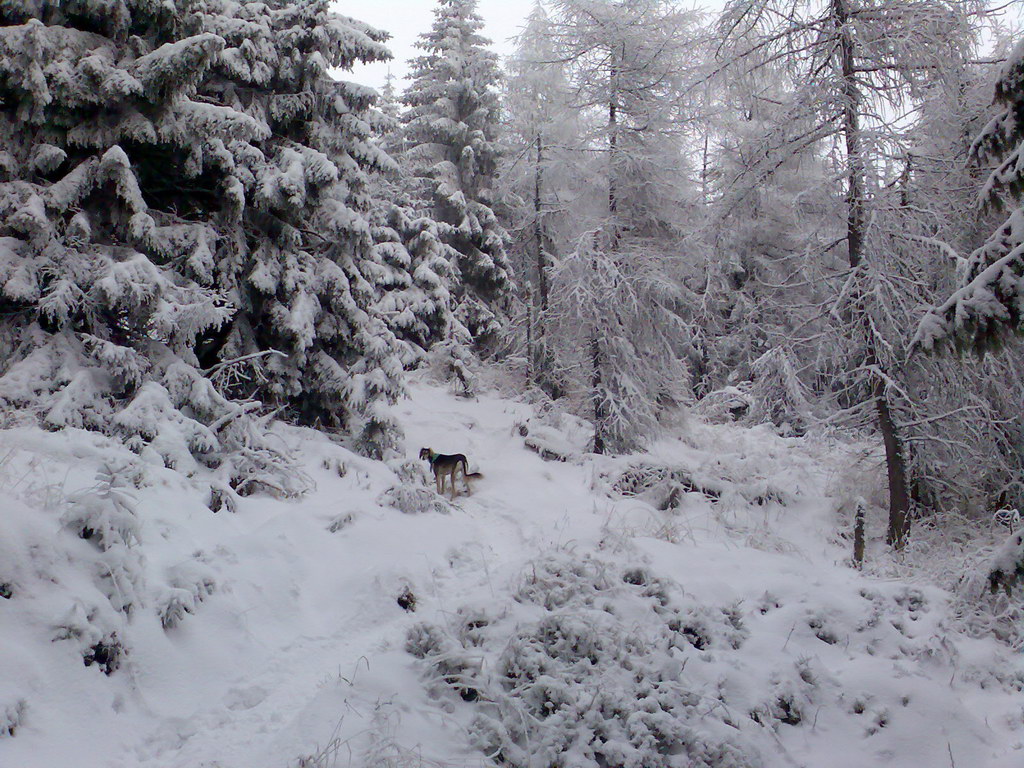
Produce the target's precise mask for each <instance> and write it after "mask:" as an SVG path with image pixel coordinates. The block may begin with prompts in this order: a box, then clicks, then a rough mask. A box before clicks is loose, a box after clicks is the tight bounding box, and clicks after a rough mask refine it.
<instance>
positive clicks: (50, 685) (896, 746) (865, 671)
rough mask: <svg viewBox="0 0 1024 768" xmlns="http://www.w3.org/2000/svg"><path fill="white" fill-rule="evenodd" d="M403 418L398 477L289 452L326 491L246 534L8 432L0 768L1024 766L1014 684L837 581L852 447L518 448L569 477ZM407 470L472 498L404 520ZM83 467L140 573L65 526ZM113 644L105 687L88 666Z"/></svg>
mask: <svg viewBox="0 0 1024 768" xmlns="http://www.w3.org/2000/svg"><path fill="white" fill-rule="evenodd" d="M410 392H411V396H410V399H408V400H406V401H403V402H402V403H400V404H399V406H398V407H397V410H398V415H399V417H400V420H401V422H402V424H403V426H404V428H405V430H406V434H407V443H406V456H407V457H409V459H410V463H409V464H408V465H407V466H405V467H403V466H401V465H400V464H399V463H393V464H392V465H391V466H385V465H384V464H381V463H376V462H371V461H367V460H365V459H361V458H359V457H356V456H354V455H353V454H351V453H349V452H348V451H346V450H344V449H342V448H340V447H338V446H337V445H334V444H332V443H331V442H329V441H328V440H326V439H325V438H323V437H322V436H319V435H316V434H314V433H311V432H308V431H304V430H286V431H283V432H282V436H283V437H282V439H286V440H288V441H289V442H290V443H292V445H293V447H294V448H295V450H297V451H299V452H300V453H301V455H302V456H303V458H304V461H305V465H306V467H307V471H308V472H309V474H310V475H311V476H312V477H313V479H314V480H315V482H316V487H317V489H316V491H315V492H313V493H311V494H310V495H309V496H307V497H306V498H304V499H302V500H301V501H298V502H285V501H278V500H274V499H271V498H267V497H249V498H246V499H244V500H243V501H242V503H241V505H240V507H239V509H238V511H237V513H236V514H230V513H219V514H213V513H211V512H210V510H209V509H207V507H206V506H205V501H206V489H205V488H204V487H203V486H202V484H201V483H199V482H198V480H195V479H193V480H187V479H184V478H182V477H181V476H179V475H177V474H176V473H173V472H171V471H169V470H165V469H162V468H160V467H157V466H151V465H144V464H142V463H141V460H140V459H138V458H137V457H133V456H132V455H131V454H129V453H127V452H124V451H123V450H121V449H119V448H115V447H113V446H112V445H111V444H109V443H107V442H105V441H104V440H102V439H101V438H97V437H95V436H92V435H88V434H85V433H78V432H64V433H53V434H48V433H42V432H40V431H38V430H36V429H34V428H28V427H24V428H17V429H10V430H6V431H5V432H3V433H2V443H0V445H2V446H3V447H2V448H0V462H2V464H0V492H2V494H3V496H2V498H3V502H2V503H3V515H2V517H0V587H2V586H3V585H5V584H6V585H9V588H10V593H11V597H10V598H9V599H3V600H0V644H2V647H3V648H4V653H3V654H2V656H0V723H6V724H7V726H9V727H10V728H11V729H13V731H14V735H13V736H7V737H4V738H0V766H3V768H51V767H55V766H61V765H75V766H80V767H82V768H91V767H92V766H96V767H97V768H98V767H100V766H104V767H105V766H152V767H153V768H156V767H157V766H159V767H160V768H174V767H176V766H180V767H181V768H185V767H186V766H187V767H188V768H197V767H198V766H210V767H213V766H218V767H219V768H236V767H237V768H262V767H263V766H266V767H267V768H269V767H270V766H274V767H275V768H286V767H287V766H297V765H307V766H309V765H316V766H330V765H339V766H348V765H353V766H363V765H367V766H371V765H372V766H387V765H393V766H412V765H451V766H472V765H487V764H488V761H487V760H486V759H485V757H484V753H485V752H488V753H490V754H501V755H502V756H503V757H504V758H505V759H506V760H507V761H508V762H510V763H511V764H520V763H521V764H527V763H528V761H531V762H529V764H532V765H538V766H542V765H548V764H552V765H555V764H564V765H567V766H568V765H581V766H582V765H588V764H591V763H588V762H587V760H593V759H594V758H593V754H594V749H595V747H594V745H595V744H596V743H598V742H599V741H601V739H603V740H604V744H605V746H603V747H600V749H603V750H604V753H603V754H604V758H603V759H606V760H607V759H611V757H614V756H615V755H618V758H617V759H619V760H620V761H621V763H622V764H629V760H630V759H633V760H639V759H640V758H641V757H642V755H643V750H645V749H648V750H653V752H652V754H660V755H661V756H662V757H661V758H660V759H661V760H662V762H661V763H660V764H664V765H666V766H669V765H675V764H680V765H682V764H687V763H686V762H681V761H685V760H693V761H694V764H700V763H699V760H701V759H703V760H705V762H706V763H707V764H714V765H751V766H760V765H764V766H793V765H806V766H835V767H836V768H840V767H842V766H851V768H852V767H853V766H858V767H859V766H864V765H876V764H877V765H882V764H885V765H891V766H907V767H908V768H909V767H910V766H933V765H934V766H940V765H950V764H951V762H952V764H955V765H961V766H962V765H971V766H991V767H992V768H1009V767H1010V766H1019V765H1021V764H1024V749H1022V747H1021V742H1022V740H1024V722H1022V708H1021V703H1020V693H1019V691H1020V688H1021V681H1022V680H1024V664H1022V663H1021V660H1020V659H1019V658H1016V657H1014V656H1013V655H1012V654H1010V653H1008V652H1007V651H1006V650H1005V649H1004V648H1002V647H1001V646H999V645H998V644H996V643H995V642H994V641H991V640H976V639H970V638H967V637H965V636H963V635H961V634H958V633H957V632H956V631H955V629H954V625H953V623H952V622H951V620H950V617H949V615H948V614H949V610H948V603H949V597H948V595H947V594H945V593H943V592H942V591H941V590H939V589H937V588H934V587H928V586H924V585H910V584H905V583H900V582H896V581H884V582H882V581H877V580H872V579H870V578H867V577H865V576H862V575H861V574H859V573H857V572H855V571H853V570H851V569H850V568H848V567H847V566H846V565H845V558H846V557H847V552H846V551H845V549H840V548H839V546H838V544H837V543H836V542H837V539H836V535H835V534H836V530H837V528H838V527H840V526H841V522H840V521H838V520H837V519H836V514H835V511H834V510H835V509H836V507H837V505H838V504H839V502H841V501H843V499H842V498H839V497H838V495H839V494H840V493H845V492H846V491H845V490H840V489H841V486H842V484H841V483H837V482H836V475H837V473H838V472H840V470H841V469H842V466H843V463H844V461H845V460H846V457H845V455H844V453H843V450H842V447H841V446H832V447H829V446H827V445H815V444H810V443H806V442H803V441H799V440H783V439H780V438H777V437H775V436H774V435H772V434H771V433H770V432H768V431H767V430H763V429H758V430H744V429H740V428H735V427H731V426H720V427H709V426H706V425H701V424H696V423H693V424H689V425H686V426H685V427H682V428H681V429H680V434H683V435H685V436H686V437H685V438H673V439H668V440H664V441H662V442H661V443H659V444H658V445H656V446H655V447H654V448H653V449H652V450H651V451H650V453H648V454H645V455H643V456H635V457H623V458H617V459H610V458H604V457H593V456H589V457H586V458H579V459H578V460H570V461H568V462H564V463H563V462H557V461H543V460H542V459H541V458H540V457H539V456H538V455H537V454H536V453H535V452H532V451H530V450H527V449H526V447H525V446H524V436H523V435H522V434H521V433H520V429H519V427H520V425H523V424H526V423H527V422H529V424H528V429H529V432H530V435H528V436H527V439H529V437H530V436H531V435H532V436H534V437H536V436H537V435H538V434H541V435H544V436H545V440H547V441H548V442H549V443H551V444H552V445H554V443H556V442H557V443H558V445H557V446H556V447H557V448H558V449H559V450H561V451H562V452H566V451H569V450H571V445H572V444H573V443H574V442H578V440H579V435H575V434H573V433H572V431H571V430H569V431H567V430H566V429H565V426H566V425H567V424H568V423H569V422H564V421H563V422H562V424H561V425H553V423H552V422H548V423H547V424H546V426H544V427H543V428H539V426H538V419H537V418H532V419H531V417H533V414H532V413H531V410H530V408H529V406H527V405H525V404H522V403H516V402H512V401H510V400H507V399H501V398H498V397H496V396H493V395H486V396H481V397H480V399H479V400H476V401H466V400H460V399H456V398H453V397H452V396H450V395H449V394H447V392H446V391H445V390H444V389H442V388H438V387H435V386H431V385H429V384H427V383H424V382H413V384H412V385H411V387H410ZM423 446H430V447H432V448H434V449H436V450H438V451H441V452H446V453H447V452H464V453H466V454H467V455H468V456H469V457H470V462H471V465H472V467H471V468H472V469H480V470H481V471H482V472H483V475H484V477H483V478H482V479H480V480H477V481H475V483H474V493H473V494H472V495H471V496H469V497H460V498H458V499H456V501H455V503H454V504H446V503H438V500H437V499H436V498H435V497H433V495H432V490H428V491H427V492H426V493H424V494H421V500H426V501H427V502H428V504H427V508H426V509H425V511H422V512H419V513H414V512H409V511H408V510H409V508H410V507H409V504H410V503H414V502H415V499H410V497H409V493H410V492H411V489H414V488H427V489H432V483H431V484H427V483H426V476H425V473H424V472H423V470H422V468H420V464H422V463H419V462H416V461H415V456H416V453H417V451H418V449H419V448H420V447H423ZM104 462H106V463H108V464H110V465H112V466H114V467H115V468H120V467H121V466H122V465H127V464H128V463H129V462H135V463H134V464H133V465H131V466H129V467H128V468H127V469H124V470H123V471H120V472H118V473H116V474H117V475H118V476H119V477H122V478H126V480H125V482H128V481H134V482H128V485H127V486H125V487H124V488H123V489H122V491H121V493H122V494H123V495H124V496H125V497H126V498H127V499H128V501H127V502H126V503H128V504H129V505H130V506H131V508H132V509H133V510H134V513H135V516H134V518H133V520H134V522H133V523H132V524H133V525H135V526H136V527H135V528H134V529H133V531H134V534H133V535H134V536H135V537H136V538H137V542H136V541H135V539H133V538H132V537H131V536H128V537H127V538H126V541H127V543H125V545H124V546H123V547H122V546H117V547H111V548H110V549H108V550H106V551H101V550H99V549H98V548H97V547H96V546H95V543H94V542H95V538H93V539H90V540H88V541H86V540H83V539H81V538H79V537H78V536H76V535H75V533H74V531H73V530H72V528H71V527H69V526H71V523H72V522H73V517H74V516H73V515H70V516H69V507H70V509H71V510H72V511H74V509H76V504H77V505H78V506H79V507H80V506H81V504H82V501H81V499H82V496H81V495H79V496H75V492H76V491H80V490H81V489H88V488H89V487H91V486H93V484H94V475H95V473H96V471H97V469H98V468H99V467H100V466H101V465H102V464H103V463H104ZM638 468H639V469H638ZM671 471H674V472H675V475H673V476H672V477H674V480H672V479H671V478H669V479H670V480H671V482H669V481H667V480H666V477H667V475H666V472H669V474H671ZM624 472H629V473H630V474H628V475H627V476H626V478H625V479H623V477H622V475H623V473H624ZM400 476H402V477H403V478H404V480H400V479H399V477H400ZM659 483H660V485H659ZM135 485H138V486H141V487H138V488H136V487H134V486H135ZM648 485H650V486H651V487H649V488H648V487H647V486H648ZM676 486H678V487H679V488H680V490H679V492H678V493H677V496H676V498H675V499H674V500H673V502H672V503H673V504H674V505H675V508H669V509H667V510H665V511H659V510H658V509H657V508H656V507H657V506H658V505H659V504H658V502H659V501H661V502H664V501H665V499H663V498H660V497H658V493H660V492H661V491H660V489H664V488H670V487H676ZM396 488H397V489H398V490H395V489H396ZM403 489H404V490H403ZM91 493H92V496H89V494H88V493H87V494H86V498H93V497H95V496H96V495H97V493H99V492H98V491H95V490H94V491H92V492H91ZM397 497H401V500H400V501H395V499H396V498H397ZM69 498H70V499H71V501H70V502H69ZM75 499H78V501H75ZM652 502H653V503H652ZM390 503H399V504H400V506H403V507H404V508H405V509H406V510H407V511H405V512H403V511H401V510H400V509H398V508H396V507H394V506H390V505H389V504H390ZM661 505H662V506H664V505H665V504H664V503H662V504H661ZM670 506H671V505H670ZM62 516H64V520H65V521H66V524H65V525H63V526H62V523H61V519H62ZM129 527H131V526H129ZM117 535H120V534H117ZM118 541H121V539H118ZM117 574H125V575H126V577H125V578H121V579H118V578H115V575H117ZM0 593H2V590H0ZM407 593H411V594H412V595H413V596H414V599H415V606H414V608H415V610H412V611H409V610H405V609H403V607H401V606H400V605H399V602H398V598H399V597H400V596H402V595H403V594H407ZM175 600H177V602H174V601H175ZM124 602H131V603H132V604H133V605H134V608H133V609H132V610H131V612H130V615H129V616H128V617H126V616H125V614H124V613H123V612H119V611H117V610H114V608H113V607H112V606H113V605H115V604H121V603H124ZM174 605H177V606H181V607H182V608H181V611H179V612H177V613H175V612H174V611H173V610H169V609H168V606H172V607H173V606H174ZM161 612H162V613H161ZM161 615H163V616H164V617H165V619H166V618H167V617H168V616H169V617H170V618H171V620H170V621H169V624H171V626H168V627H164V626H162V625H161V621H160V616H161ZM177 618H180V621H175V619H177ZM113 633H116V635H117V638H118V639H119V640H121V641H123V643H124V645H125V646H126V647H127V649H128V652H127V654H126V655H125V656H123V658H122V659H121V660H120V666H119V668H117V669H114V670H113V671H112V673H111V674H110V675H109V676H108V675H105V674H103V671H102V670H101V669H100V668H99V667H100V665H99V664H96V663H94V664H92V665H90V666H86V665H85V664H83V663H82V658H83V653H88V649H89V648H90V647H94V646H95V645H96V644H97V643H101V644H102V643H106V642H107V640H109V639H110V638H111V637H112V636H113ZM57 638H62V639H57ZM624 649H626V650H624ZM627 651H628V652H627ZM637 702H640V705H638V704H637ZM631 707H632V708H633V709H636V710H638V711H639V710H643V711H642V712H634V711H633V710H631V709H630V708H631ZM517 729H518V732H517ZM602 734H603V735H602ZM680 734H682V736H680ZM645 739H646V741H645ZM673 739H674V740H675V741H673ZM517 750H519V751H520V752H517ZM545 750H547V751H545ZM615 750H619V752H615ZM528 752H532V753H533V757H532V758H530V757H529V756H528V755H527V753H528ZM517 761H520V762H518V763H517ZM673 761H675V762H673ZM730 761H731V762H730ZM636 764H642V763H636ZM648 764H650V763H648Z"/></svg>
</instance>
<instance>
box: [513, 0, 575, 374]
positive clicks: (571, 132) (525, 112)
mask: <svg viewBox="0 0 1024 768" xmlns="http://www.w3.org/2000/svg"><path fill="white" fill-rule="evenodd" d="M551 24H552V20H551V18H550V16H549V15H548V13H547V11H546V10H545V8H544V6H543V5H542V4H541V3H540V2H539V0H538V2H536V3H535V4H534V6H533V9H532V10H531V11H530V14H529V15H528V16H527V17H526V24H525V25H524V27H523V30H522V32H521V33H520V34H519V36H518V38H517V41H516V43H517V44H516V51H515V53H514V54H513V55H512V57H511V58H510V59H509V62H508V76H507V78H506V81H505V104H506V118H507V119H506V125H507V130H506V133H505V142H506V144H507V146H508V151H507V152H506V153H505V158H504V160H505V163H504V167H503V169H502V174H501V176H502V195H501V198H502V205H503V213H504V214H505V219H506V220H507V221H509V225H508V226H509V230H510V232H511V233H513V246H512V247H511V248H510V256H511V258H512V259H513V265H514V267H515V270H516V273H517V274H518V275H520V276H521V278H522V282H523V287H524V288H525V287H527V286H528V287H529V294H530V296H529V299H530V301H529V303H530V306H529V308H528V312H529V319H528V322H527V323H526V335H527V355H528V359H529V378H530V381H531V382H533V383H535V384H538V385H540V386H541V387H543V388H544V389H546V390H547V391H548V392H549V393H554V394H557V393H558V392H559V391H560V386H559V384H558V382H557V381H556V377H555V376H554V373H553V367H554V361H553V359H552V350H551V349H550V347H549V343H548V339H547V335H548V326H549V325H550V324H551V319H550V317H549V316H548V315H549V308H550V293H551V272H552V268H553V266H554V262H555V260H556V259H557V256H558V254H559V253H564V252H567V251H569V250H570V249H571V247H570V242H571V241H572V240H574V239H575V237H574V235H578V234H579V233H578V232H574V231H573V228H574V225H577V224H578V222H579V218H580V217H579V216H576V217H572V216H570V215H568V209H569V206H570V205H571V201H572V200H573V198H575V197H576V196H577V195H578V194H579V191H580V190H581V189H582V188H583V187H585V186H586V181H585V174H584V172H583V170H582V169H583V167H584V166H585V163H584V162H583V158H584V157H585V156H586V153H585V152H584V151H583V149H584V146H585V137H584V136H583V124H582V123H583V121H582V120H581V119H580V113H579V110H578V108H577V107H576V106H575V104H574V103H573V102H574V99H573V93H572V91H571V88H570V85H569V80H568V76H567V72H566V67H565V62H564V60H563V57H562V53H561V52H560V51H559V50H558V49H557V47H556V45H555V37H554V35H552V33H551Z"/></svg>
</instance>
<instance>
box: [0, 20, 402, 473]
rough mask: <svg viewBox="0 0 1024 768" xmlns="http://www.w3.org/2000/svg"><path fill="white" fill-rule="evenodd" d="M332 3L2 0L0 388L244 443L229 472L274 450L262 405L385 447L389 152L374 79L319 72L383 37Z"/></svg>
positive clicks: (199, 438) (173, 455) (46, 417)
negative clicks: (375, 124) (375, 138)
mask: <svg viewBox="0 0 1024 768" xmlns="http://www.w3.org/2000/svg"><path fill="white" fill-rule="evenodd" d="M327 5H328V4H327V2H326V0H324V2H312V3H307V2H286V1H285V0H281V1H280V2H275V3H271V4H265V3H255V2H234V1H233V0H191V1H188V2H182V3H176V4H162V5H153V4H152V3H149V2H141V1H139V2H125V3H66V4H38V5H36V4H30V5H12V4H7V5H4V6H3V7H2V8H0V97H2V105H0V133H2V135H3V136H4V139H5V141H4V146H5V151H4V153H3V157H2V161H3V162H2V165H3V178H2V181H0V210H2V212H3V221H2V223H0V237H2V238H3V239H2V243H3V246H2V247H0V307H2V317H0V323H2V328H0V337H2V338H3V340H4V342H3V343H4V347H5V349H4V351H5V352H7V353H8V354H7V355H5V358H4V360H3V362H0V399H2V400H3V402H5V403H7V404H9V405H14V406H20V407H27V408H31V409H32V410H34V411H35V412H37V413H38V414H39V415H40V417H41V419H42V420H43V421H44V423H46V424H48V425H50V426H52V427H55V428H59V427H64V426H79V427H86V428H91V429H97V430H101V431H104V432H108V433H113V434H118V435H121V436H124V437H125V438H127V439H129V440H131V441H134V443H133V444H137V445H139V448H140V450H141V449H142V448H143V447H144V446H146V445H148V446H150V447H153V448H155V449H156V450H157V451H158V452H159V453H160V454H161V455H163V456H164V459H165V461H167V462H168V463H170V464H175V465H184V464H187V463H188V462H189V461H191V460H192V458H191V457H192V456H195V455H201V456H206V459H205V460H206V462H207V463H209V462H210V461H211V460H215V459H213V458H211V457H230V456H233V457H234V458H233V459H229V462H228V463H232V462H234V466H233V469H232V476H233V477H232V479H233V483H234V485H235V486H236V487H239V486H241V485H243V484H245V483H247V482H250V481H251V480H252V479H253V477H255V476H256V475H259V474H260V473H261V472H262V471H263V470H264V469H266V462H268V461H269V462H270V463H273V461H274V460H275V459H274V457H273V455H271V454H268V453H267V451H268V450H269V449H268V448H267V447H266V445H265V444H262V443H260V444H259V445H257V443H259V439H258V434H257V433H258V430H256V431H254V428H253V425H254V423H255V422H254V421H253V419H252V417H251V415H252V414H255V413H257V412H259V411H260V401H262V402H264V403H268V404H271V405H274V406H277V407H278V408H283V409H285V412H286V413H287V414H289V415H291V416H292V417H294V418H295V419H297V420H300V421H304V422H309V423H320V424H327V425H332V426H345V427H348V428H349V429H352V430H362V433H363V434H362V440H363V444H364V446H365V447H366V449H367V450H368V451H369V452H371V453H372V452H379V451H381V450H383V449H384V448H386V447H387V446H388V445H389V444H390V443H391V441H392V440H393V435H394V429H393V425H391V424H390V423H389V420H388V419H387V417H386V414H385V413H384V412H383V411H382V410H381V409H380V408H379V407H377V404H378V403H380V402H381V401H387V400H388V399H389V398H393V397H394V396H395V395H396V393H397V388H398V383H397V381H398V380H397V376H398V374H399V370H400V366H399V363H398V359H397V355H396V352H397V345H396V344H395V340H394V337H393V335H392V334H391V333H390V332H389V331H388V329H387V326H386V324H385V323H384V322H383V321H382V319H381V318H380V317H378V316H376V315H375V314H374V313H373V312H372V309H373V306H374V299H375V295H376V293H375V291H376V287H375V281H376V279H377V276H378V275H379V272H380V270H379V269H378V268H377V262H376V258H377V255H376V252H375V250H374V247H373V246H374V243H373V240H372V237H371V233H370V226H369V223H368V221H367V211H368V209H369V205H370V199H369V197H368V193H367V173H368V172H369V171H372V170H374V169H377V168H383V167H385V166H387V165H388V160H387V157H386V155H384V153H383V152H381V151H380V150H378V149H377V148H375V146H374V145H373V144H372V142H370V141H369V130H370V128H369V125H368V124H367V122H366V121H365V120H363V119H362V117H363V116H364V115H365V114H366V112H367V110H368V109H369V106H370V103H371V100H372V91H370V90H369V89H366V88H363V87H360V86H357V85H354V84H351V83H344V82H337V81H335V80H333V79H332V78H331V77H330V75H329V74H328V69H329V68H334V67H338V68H342V69H344V68H347V67H350V66H351V65H352V64H353V63H355V62H357V61H369V60H375V59H382V58H385V57H386V56H387V55H388V52H387V49H386V47H385V46H384V45H383V39H384V34H383V33H381V32H377V31H375V30H372V29H371V28H369V27H367V26H365V25H363V24H361V23H360V22H356V21H353V20H351V19H345V18H342V17H339V16H337V15H335V14H332V13H329V12H328V10H327ZM239 457H244V458H239ZM285 490H287V489H285Z"/></svg>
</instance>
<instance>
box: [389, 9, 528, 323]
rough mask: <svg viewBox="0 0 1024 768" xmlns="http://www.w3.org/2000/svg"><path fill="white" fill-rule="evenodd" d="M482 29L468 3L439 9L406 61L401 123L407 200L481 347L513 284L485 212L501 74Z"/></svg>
mask: <svg viewBox="0 0 1024 768" xmlns="http://www.w3.org/2000/svg"><path fill="white" fill-rule="evenodd" d="M482 27H483V21H482V20H481V18H480V16H479V15H477V13H476V2H475V0H439V2H438V5H437V7H436V8H435V9H434V22H433V26H432V28H431V30H430V31H429V32H427V33H424V34H422V35H420V39H419V41H418V42H417V46H418V47H419V48H420V49H421V50H423V51H424V54H423V55H422V56H419V57H418V58H416V59H413V60H412V62H411V65H412V69H411V78H412V82H411V84H410V85H409V87H408V88H407V89H406V91H405V94H404V96H403V101H404V102H405V104H406V105H407V107H408V109H407V110H406V111H405V112H404V113H403V115H402V120H403V123H404V134H403V138H404V142H405V145H406V146H407V147H408V153H409V164H410V169H411V170H410V173H411V175H412V177H413V183H414V185H415V191H416V193H418V195H419V197H420V199H421V200H422V201H423V204H424V205H425V206H428V207H429V209H430V210H431V211H432V213H433V218H435V219H436V220H437V221H438V222H440V224H441V226H440V227H439V230H438V233H439V235H440V237H441V239H442V241H443V242H444V243H445V244H446V245H449V246H451V248H453V249H454V252H456V253H457V254H458V256H457V258H456V260H455V264H454V265H453V266H454V269H455V275H456V282H455V291H456V298H457V307H456V316H457V317H458V319H459V321H460V322H461V323H463V324H464V325H465V326H466V328H468V329H469V331H470V332H471V333H472V335H473V337H474V339H475V340H476V341H477V342H481V343H486V342H487V341H488V340H490V339H492V338H493V336H494V334H495V333H496V332H497V330H498V329H499V327H500V315H501V313H502V312H503V308H504V306H505V304H506V303H507V300H508V297H509V295H510V293H511V291H512V289H513V284H512V277H511V269H510V267H509V264H508V260H507V257H506V255H505V241H506V239H507V237H508V236H507V234H506V233H505V230H504V228H503V227H502V226H501V224H500V223H499V222H498V219H497V217H496V216H495V214H494V211H493V209H492V204H493V199H492V198H493V186H494V175H495V172H496V170H497V160H498V150H497V145H496V138H497V130H498V119H499V99H498V91H497V85H498V81H499V77H500V73H499V69H498V61H497V56H496V55H495V54H494V53H492V52H491V51H488V50H487V48H486V46H487V45H488V44H489V41H488V40H486V39H485V38H484V37H482V36H481V35H480V29H481V28H482ZM452 255H454V253H453V254H452Z"/></svg>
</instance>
